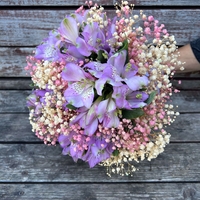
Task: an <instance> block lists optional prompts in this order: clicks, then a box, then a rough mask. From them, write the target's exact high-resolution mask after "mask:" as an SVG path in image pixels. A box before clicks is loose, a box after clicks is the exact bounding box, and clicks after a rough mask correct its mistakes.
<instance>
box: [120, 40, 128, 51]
mask: <svg viewBox="0 0 200 200" xmlns="http://www.w3.org/2000/svg"><path fill="white" fill-rule="evenodd" d="M123 50H126V51H128V40H124V41H123V43H122V46H121V47H120V48H119V52H120V51H123Z"/></svg>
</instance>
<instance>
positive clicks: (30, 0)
mask: <svg viewBox="0 0 200 200" xmlns="http://www.w3.org/2000/svg"><path fill="white" fill-rule="evenodd" d="M94 2H95V3H98V4H99V3H100V4H101V5H111V6H112V5H113V4H114V3H115V2H119V1H116V0H112V1H106V0H95V1H94ZM129 2H130V3H134V4H135V5H141V6H158V5H160V6H177V5H179V6H199V5H200V1H199V0H196V1H191V0H177V1H173V0H152V1H149V0H129ZM84 3H85V0H74V1H72V0H68V1H67V2H66V0H56V1H55V0H40V1H38V0H9V1H8V0H1V2H0V5H2V6H13V5H16V6H63V5H68V6H79V5H82V4H84Z"/></svg>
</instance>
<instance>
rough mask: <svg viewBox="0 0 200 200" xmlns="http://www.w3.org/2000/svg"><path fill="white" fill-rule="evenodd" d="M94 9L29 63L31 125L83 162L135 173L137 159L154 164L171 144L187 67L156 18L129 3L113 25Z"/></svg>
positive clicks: (67, 21) (76, 17)
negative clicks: (181, 74)
mask: <svg viewBox="0 0 200 200" xmlns="http://www.w3.org/2000/svg"><path fill="white" fill-rule="evenodd" d="M86 3H87V4H88V7H89V8H88V9H86V10H85V9H84V7H83V6H81V7H80V8H79V9H78V10H76V12H74V13H72V14H71V15H67V16H66V17H65V18H64V19H63V21H62V22H61V24H60V26H59V28H58V29H56V30H52V31H51V32H50V33H49V36H48V37H47V38H46V39H44V40H43V42H42V43H41V44H40V45H39V46H38V47H37V48H36V50H35V55H34V56H29V57H28V58H27V63H28V65H27V67H26V70H29V71H30V74H31V77H32V81H33V85H34V89H33V91H32V94H31V95H30V96H29V97H28V99H27V105H28V108H29V110H30V117H29V119H30V123H31V125H32V131H33V132H35V134H36V136H37V137H38V138H40V139H41V140H43V141H44V143H45V144H48V145H56V143H57V142H59V144H60V146H61V147H62V149H63V150H62V153H63V154H64V155H69V156H71V157H72V158H73V160H74V161H75V162H76V161H77V160H78V159H81V160H83V161H85V162H88V163H89V166H90V167H94V166H95V165H96V164H100V165H103V166H106V167H108V171H107V173H108V175H110V174H111V173H118V174H121V175H124V174H127V175H128V174H131V173H132V172H133V171H135V170H136V168H135V167H134V165H133V164H132V163H133V161H136V162H139V161H141V160H144V159H147V160H149V161H150V160H151V159H153V158H156V157H157V156H158V155H159V154H160V153H161V152H163V151H164V147H165V146H166V144H168V143H169V138H170V134H169V133H168V132H167V131H166V130H165V127H166V126H167V125H170V124H171V123H172V122H173V121H174V120H175V118H176V116H177V115H178V114H179V113H178V112H175V111H174V106H173V105H172V104H168V102H169V99H170V97H171V95H172V93H173V92H174V89H173V88H172V84H171V83H170V78H171V77H172V76H173V75H174V70H175V66H176V65H181V63H180V62H179V61H178V60H177V58H178V54H177V53H174V52H176V49H177V47H176V41H175V39H174V36H172V35H169V33H168V32H167V30H166V29H165V26H164V25H163V24H161V25H160V24H159V22H158V21H157V20H155V19H154V17H153V16H146V15H145V14H144V13H143V12H142V11H140V13H139V14H135V15H134V14H133V5H129V4H128V2H127V1H122V2H121V4H120V5H118V4H116V16H115V17H114V18H112V19H110V18H108V16H107V14H106V12H105V11H104V8H103V7H102V6H98V5H96V4H93V3H92V2H91V1H90V2H86ZM175 92H176V91H175ZM125 166H128V167H125Z"/></svg>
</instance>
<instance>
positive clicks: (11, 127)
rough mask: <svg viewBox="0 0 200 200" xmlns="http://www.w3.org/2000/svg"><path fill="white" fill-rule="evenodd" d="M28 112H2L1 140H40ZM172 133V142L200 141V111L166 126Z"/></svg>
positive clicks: (0, 116)
mask: <svg viewBox="0 0 200 200" xmlns="http://www.w3.org/2000/svg"><path fill="white" fill-rule="evenodd" d="M28 117H29V116H28V114H22V113H21V114H13V113H11V114H0V127H1V130H0V142H29V143H30V142H38V143H43V142H42V141H41V140H39V139H38V138H37V137H36V136H35V134H34V133H33V132H32V131H31V125H30V123H29V120H28ZM166 130H167V131H168V132H169V133H171V142H200V134H199V130H200V113H199V114H181V115H180V116H178V117H177V119H176V121H175V122H174V123H173V124H172V125H171V126H168V127H167V128H166Z"/></svg>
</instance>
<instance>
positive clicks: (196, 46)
mask: <svg viewBox="0 0 200 200" xmlns="http://www.w3.org/2000/svg"><path fill="white" fill-rule="evenodd" d="M178 52H179V53H180V56H179V58H178V60H180V61H181V62H182V63H185V64H184V65H183V67H184V70H183V71H181V70H180V69H179V68H177V69H176V70H177V72H179V73H180V72H195V71H200V39H198V40H195V41H193V42H191V43H190V44H187V45H185V46H183V47H181V48H179V49H178Z"/></svg>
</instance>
